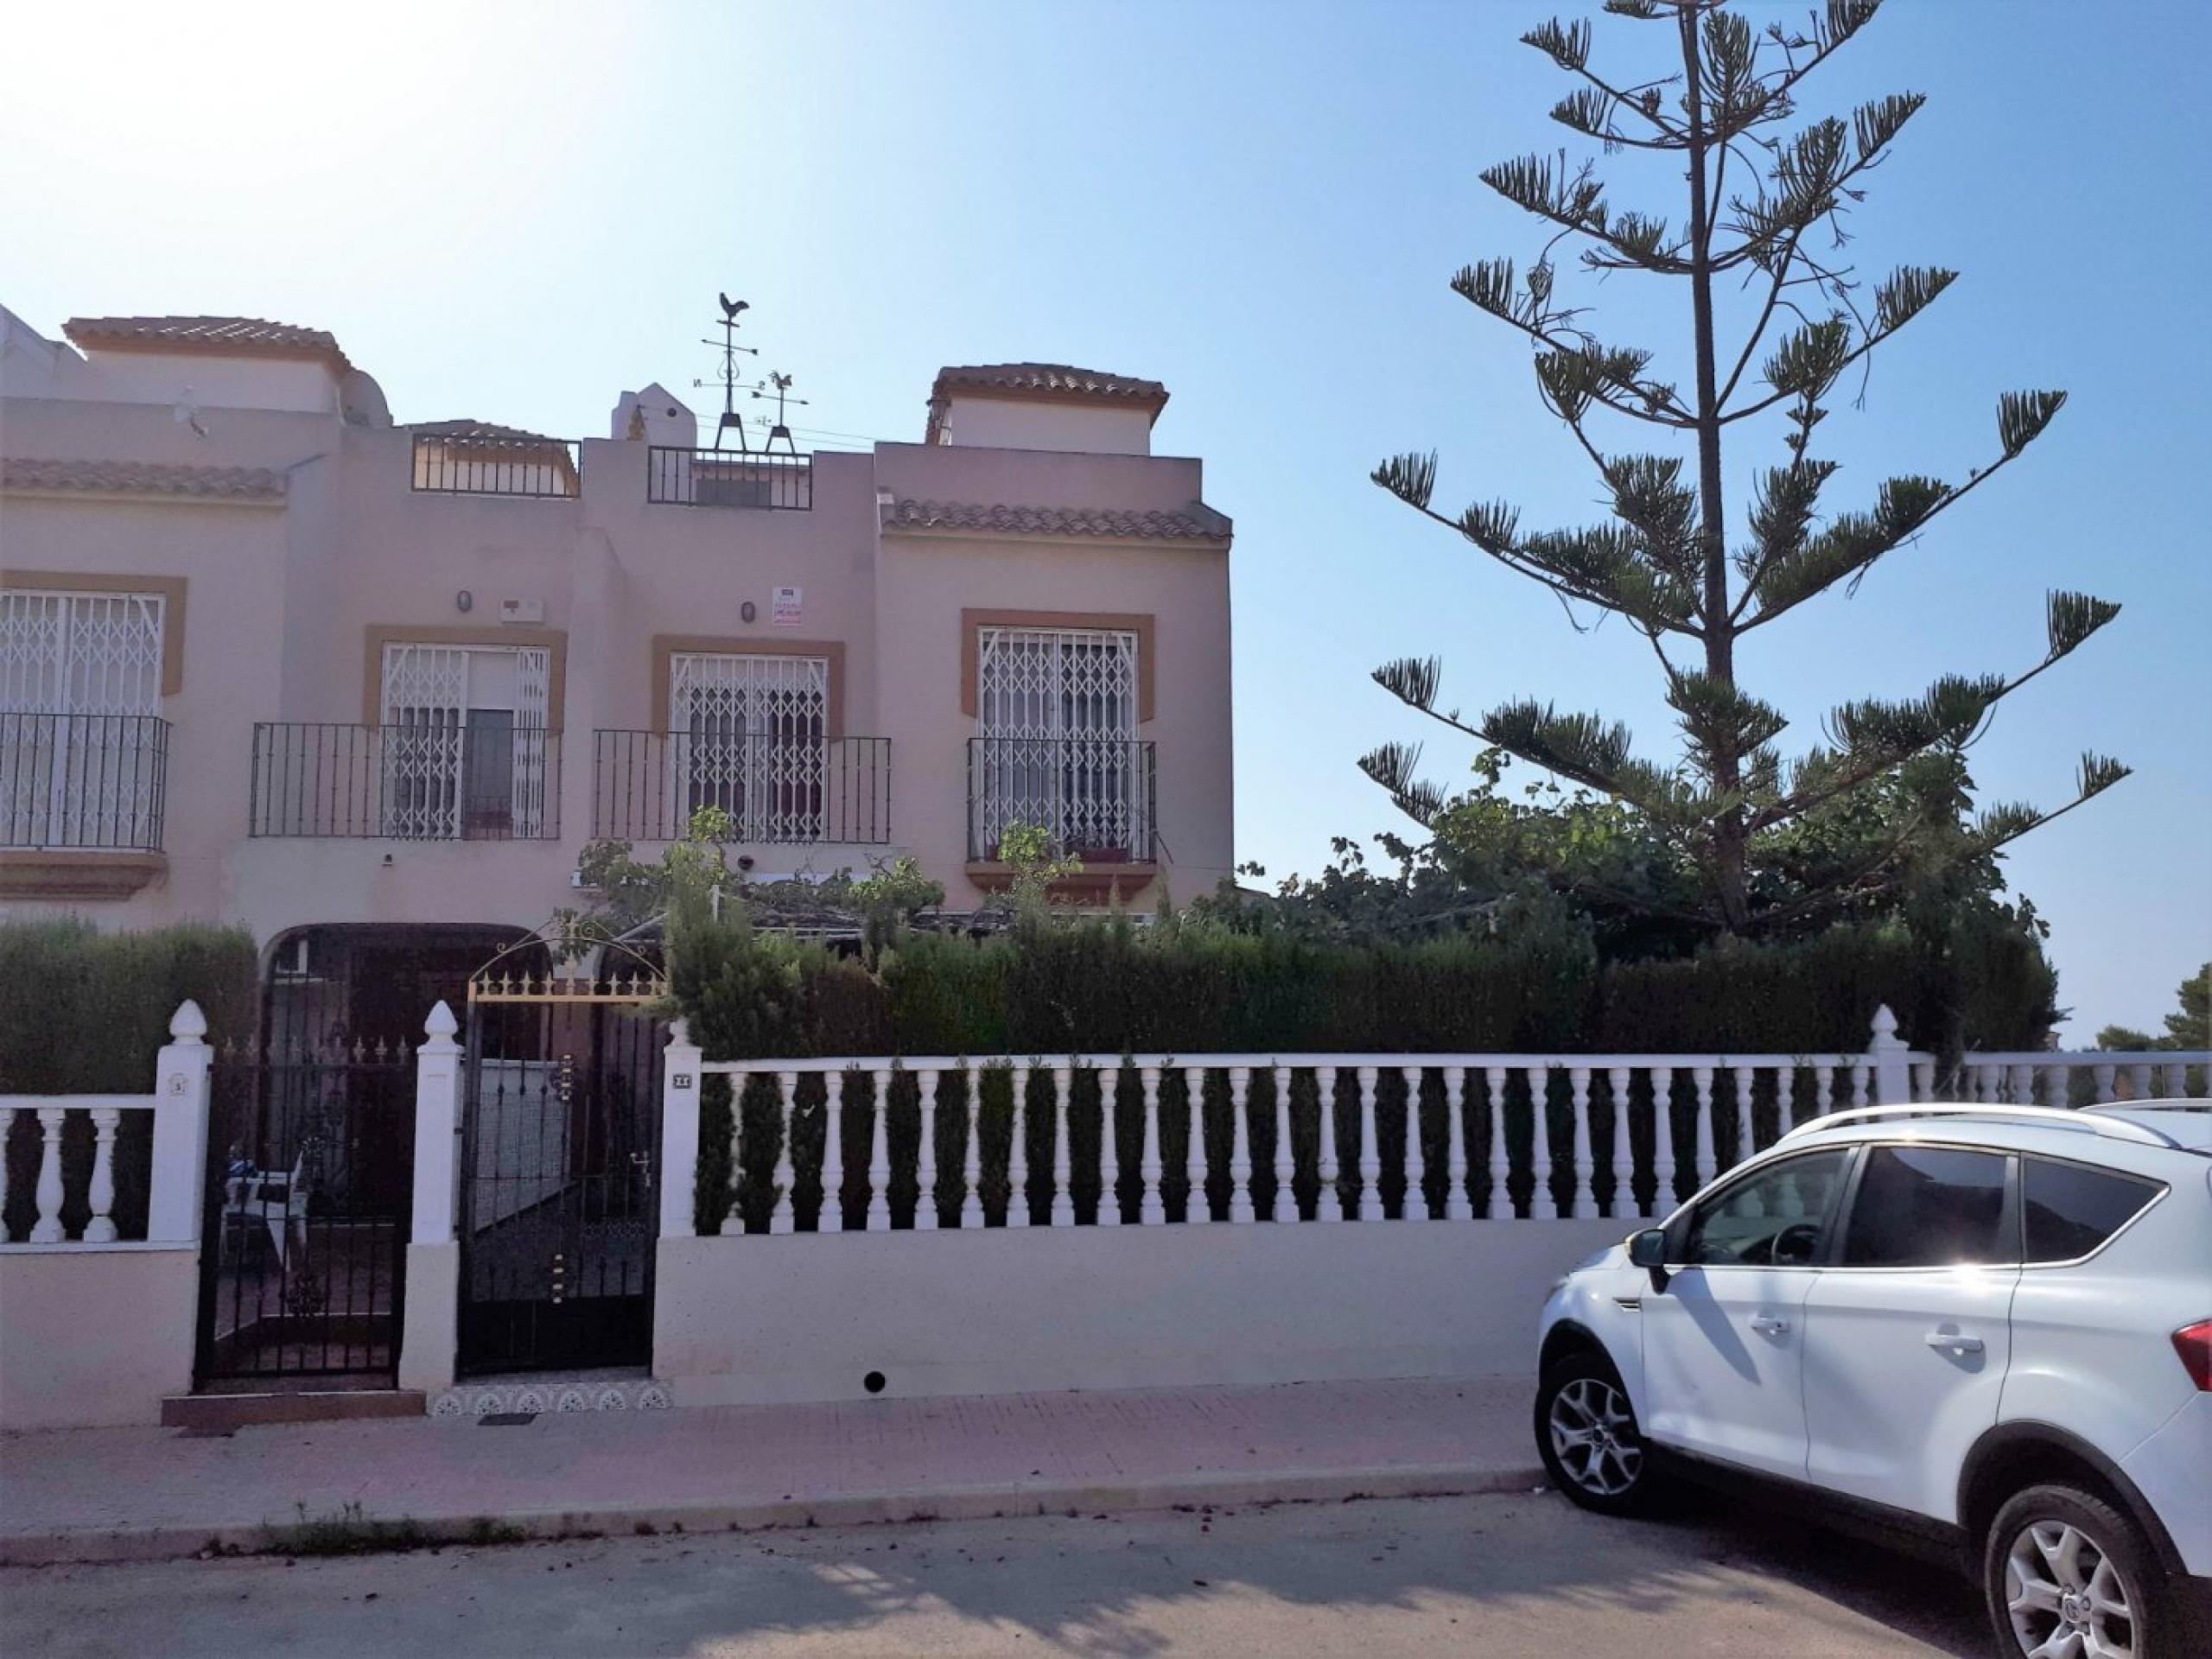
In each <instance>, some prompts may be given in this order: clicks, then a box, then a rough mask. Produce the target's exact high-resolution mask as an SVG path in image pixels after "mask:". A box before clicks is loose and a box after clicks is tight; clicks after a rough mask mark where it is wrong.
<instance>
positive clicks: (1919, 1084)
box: [1912, 1060, 1936, 1100]
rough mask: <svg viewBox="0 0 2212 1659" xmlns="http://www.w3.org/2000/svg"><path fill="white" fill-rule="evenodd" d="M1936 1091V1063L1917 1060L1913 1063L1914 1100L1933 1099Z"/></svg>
mask: <svg viewBox="0 0 2212 1659" xmlns="http://www.w3.org/2000/svg"><path fill="white" fill-rule="evenodd" d="M1935 1093H1936V1063H1935V1062H1934V1061H1932V1060H1915V1061H1914V1062H1913V1063H1912V1097H1913V1099H1914V1100H1929V1099H1932V1098H1933V1097H1934V1096H1935Z"/></svg>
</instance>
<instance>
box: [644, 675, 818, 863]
mask: <svg viewBox="0 0 2212 1659" xmlns="http://www.w3.org/2000/svg"><path fill="white" fill-rule="evenodd" d="M668 707H669V723H670V726H671V733H670V740H669V768H670V773H671V779H670V785H671V787H670V793H671V798H673V799H676V800H678V801H681V802H683V816H684V823H682V824H677V825H674V826H671V829H672V832H673V833H676V834H681V833H682V832H683V829H685V828H686V827H687V826H688V824H689V823H690V818H691V817H692V815H693V814H695V813H696V812H697V811H698V810H700V809H701V808H702V807H714V808H717V809H719V810H721V811H723V812H725V813H727V814H728V816H729V819H730V823H731V825H732V830H733V834H734V837H735V839H737V840H739V841H751V842H813V841H820V840H822V839H823V785H824V783H825V781H826V779H827V774H828V771H829V743H828V739H829V658H826V657H791V656H769V655H762V656H753V657H749V656H745V655H741V654H738V653H723V652H674V653H672V654H671V656H670V658H669V662H668Z"/></svg>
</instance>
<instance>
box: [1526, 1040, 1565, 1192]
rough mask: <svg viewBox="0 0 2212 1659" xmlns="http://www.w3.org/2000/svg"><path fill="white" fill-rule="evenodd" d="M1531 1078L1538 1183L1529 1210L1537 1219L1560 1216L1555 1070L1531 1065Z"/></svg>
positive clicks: (1532, 1161) (1533, 1166) (1532, 1152)
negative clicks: (1554, 1130)
mask: <svg viewBox="0 0 2212 1659" xmlns="http://www.w3.org/2000/svg"><path fill="white" fill-rule="evenodd" d="M1525 1075H1526V1076H1527V1077H1528V1079H1529V1117H1530V1122H1529V1131H1530V1139H1529V1164H1530V1166H1531V1168H1530V1171H1529V1173H1530V1174H1531V1175H1533V1176H1534V1177H1535V1185H1533V1186H1531V1187H1530V1188H1529V1216H1530V1217H1531V1218H1533V1219H1535V1220H1538V1221H1555V1220H1557V1219H1558V1217H1559V1199H1558V1198H1557V1196H1556V1195H1554V1193H1553V1192H1552V1111H1551V1103H1552V1087H1551V1084H1552V1074H1551V1068H1550V1067H1548V1066H1534V1065H1532V1066H1530V1067H1529V1068H1528V1070H1527V1071H1526V1073H1525Z"/></svg>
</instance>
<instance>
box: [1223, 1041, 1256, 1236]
mask: <svg viewBox="0 0 2212 1659" xmlns="http://www.w3.org/2000/svg"><path fill="white" fill-rule="evenodd" d="M1251 1087H1252V1069H1251V1067H1249V1066H1246V1065H1232V1066H1230V1068H1229V1218H1230V1221H1232V1222H1235V1223H1238V1224H1243V1223H1245V1222H1249V1221H1251V1220H1252V1219H1254V1213H1255V1212H1254V1211H1253V1209H1252V1145H1251V1140H1250V1133H1251V1132H1250V1128H1249V1125H1247V1123H1246V1122H1245V1116H1244V1108H1245V1099H1246V1096H1247V1095H1248V1094H1249V1091H1250V1090H1251Z"/></svg>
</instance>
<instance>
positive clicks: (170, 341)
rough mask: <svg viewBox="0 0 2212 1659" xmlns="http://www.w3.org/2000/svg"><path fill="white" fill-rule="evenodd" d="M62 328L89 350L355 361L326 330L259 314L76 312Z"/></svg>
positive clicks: (346, 365) (341, 367)
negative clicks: (114, 314)
mask: <svg viewBox="0 0 2212 1659" xmlns="http://www.w3.org/2000/svg"><path fill="white" fill-rule="evenodd" d="M61 332H62V333H63V334H67V335H68V337H69V338H70V339H71V340H73V341H74V342H75V343H76V344H77V345H79V346H84V347H86V349H87V350H94V349H106V350H111V351H116V350H120V351H154V352H201V353H207V354H208V355H210V356H214V357H307V358H320V359H323V360H324V361H326V362H327V363H329V364H330V365H331V366H332V367H334V368H335V369H337V370H338V371H339V372H340V373H343V372H346V370H348V369H350V368H352V367H353V364H352V363H351V362H349V361H348V360H347V359H346V353H345V352H344V351H343V350H342V349H341V348H340V346H339V344H338V340H337V338H336V337H335V336H334V335H333V334H330V333H329V332H328V331H327V330H326V329H321V328H305V327H301V326H300V325H299V324H297V323H293V322H270V321H265V320H264V319H263V318H260V317H72V318H70V319H69V321H67V322H65V323H63V324H62V325H61Z"/></svg>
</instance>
